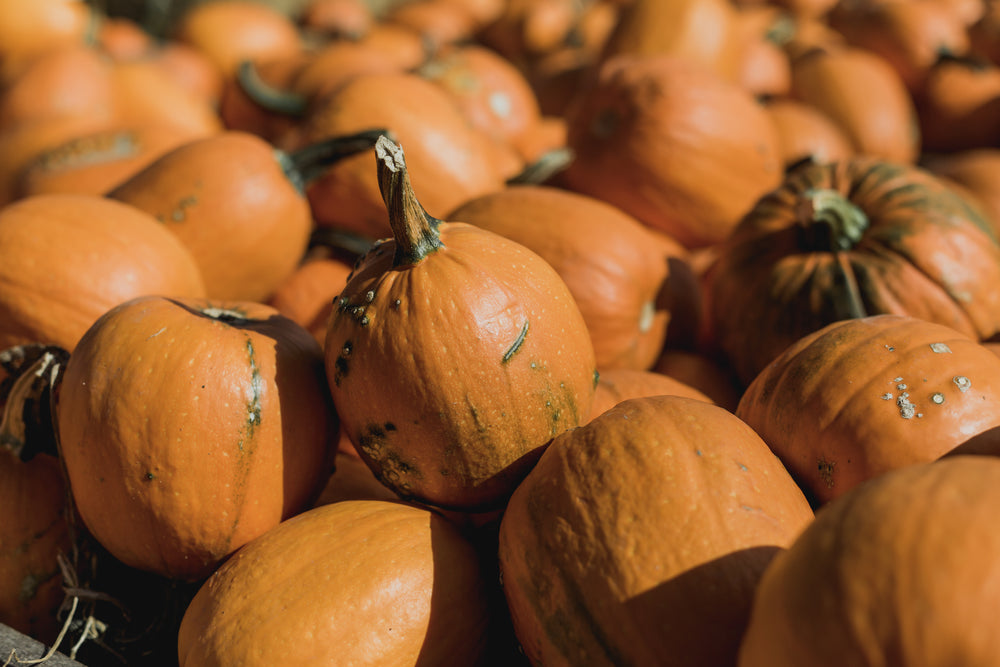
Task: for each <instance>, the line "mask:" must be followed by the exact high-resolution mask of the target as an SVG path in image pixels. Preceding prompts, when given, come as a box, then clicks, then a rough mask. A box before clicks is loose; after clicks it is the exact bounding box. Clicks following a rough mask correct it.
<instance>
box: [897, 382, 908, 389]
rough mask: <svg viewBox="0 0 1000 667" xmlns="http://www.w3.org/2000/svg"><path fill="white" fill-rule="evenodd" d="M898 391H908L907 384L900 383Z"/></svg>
mask: <svg viewBox="0 0 1000 667" xmlns="http://www.w3.org/2000/svg"><path fill="white" fill-rule="evenodd" d="M896 389H898V390H900V391H903V390H904V389H906V384H905V383H903V382H900V383H899V384H897V385H896Z"/></svg>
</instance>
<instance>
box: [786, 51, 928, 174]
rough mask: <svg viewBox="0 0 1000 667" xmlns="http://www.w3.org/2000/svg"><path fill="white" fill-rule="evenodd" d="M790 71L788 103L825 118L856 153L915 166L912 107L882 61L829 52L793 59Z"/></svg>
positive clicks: (914, 113) (867, 54)
mask: <svg viewBox="0 0 1000 667" xmlns="http://www.w3.org/2000/svg"><path fill="white" fill-rule="evenodd" d="M791 66H792V84H791V91H790V95H791V97H793V98H795V99H797V100H799V101H800V102H805V103H806V104H809V105H811V106H813V107H815V108H817V109H819V110H820V111H822V112H823V113H824V114H826V115H827V116H829V117H830V118H831V119H832V120H833V121H834V122H835V123H836V124H837V125H838V126H839V127H840V128H841V129H842V130H843V131H844V133H845V134H846V135H847V138H848V139H850V141H851V144H852V146H853V148H854V150H855V151H856V152H858V153H861V154H864V155H868V156H871V157H876V158H880V159H883V160H889V161H892V162H913V161H914V160H916V158H917V156H918V155H919V153H920V148H921V144H920V127H919V124H918V118H917V111H916V107H915V105H914V102H913V99H912V97H911V96H910V93H909V91H908V90H907V89H906V85H905V84H904V83H903V80H902V78H901V77H900V75H899V73H898V72H897V71H896V70H895V69H893V67H892V66H891V65H890V64H889V63H888V62H887V61H886V60H885V58H883V57H881V56H879V55H876V54H875V53H872V52H871V51H868V50H867V49H862V48H860V47H855V46H849V45H844V46H829V47H826V48H816V49H812V50H810V51H807V52H805V53H803V54H801V55H798V56H796V57H793V58H792V61H791Z"/></svg>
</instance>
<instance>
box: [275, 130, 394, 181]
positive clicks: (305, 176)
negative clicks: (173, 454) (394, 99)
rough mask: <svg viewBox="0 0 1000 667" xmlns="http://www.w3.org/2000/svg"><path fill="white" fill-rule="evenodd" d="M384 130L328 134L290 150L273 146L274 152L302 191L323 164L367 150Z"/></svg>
mask: <svg viewBox="0 0 1000 667" xmlns="http://www.w3.org/2000/svg"><path fill="white" fill-rule="evenodd" d="M384 134H391V133H390V132H389V131H388V130H385V129H382V128H373V129H370V130H362V131H361V132H357V133H355V134H342V135H338V136H335V137H330V138H329V139H324V140H323V141H319V142H317V143H315V144H310V145H308V146H305V147H303V148H299V149H298V150H294V151H292V152H290V153H286V152H284V151H281V150H278V149H275V155H276V156H277V158H278V162H280V163H281V167H282V169H283V170H284V172H285V176H287V177H288V180H290V181H291V182H292V183H293V184H294V185H295V187H296V188H297V189H298V190H299V191H300V192H303V191H304V190H305V187H306V186H307V185H308V184H309V183H311V182H312V181H314V180H316V179H317V178H319V177H320V175H322V174H323V172H324V171H326V168H327V167H329V166H330V165H332V164H335V163H337V162H339V161H340V160H343V159H344V158H348V157H350V156H352V155H355V154H357V153H361V152H363V151H367V150H371V149H372V148H373V147H374V146H375V141H376V140H377V139H378V138H379V137H380V136H382V135H384Z"/></svg>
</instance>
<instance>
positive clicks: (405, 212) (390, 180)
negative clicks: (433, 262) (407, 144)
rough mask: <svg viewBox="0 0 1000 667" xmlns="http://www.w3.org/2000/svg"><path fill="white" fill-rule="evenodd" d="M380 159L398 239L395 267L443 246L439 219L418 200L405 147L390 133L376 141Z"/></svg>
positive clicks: (381, 182)
mask: <svg viewBox="0 0 1000 667" xmlns="http://www.w3.org/2000/svg"><path fill="white" fill-rule="evenodd" d="M375 156H376V157H377V158H378V187H379V191H380V192H381V193H382V200H383V201H384V202H385V207H386V209H387V210H388V212H389V225H390V226H391V227H392V235H393V237H394V239H395V241H396V254H395V256H394V258H393V262H392V264H393V266H404V265H409V264H416V263H417V262H419V261H420V260H422V259H423V258H424V257H426V256H427V255H429V254H430V253H432V252H434V251H436V250H437V249H438V248H443V247H444V244H443V243H441V237H440V235H439V234H438V225H439V224H440V223H441V221H440V220H438V219H437V218H435V217H433V216H431V215H428V213H427V211H425V210H424V207H423V206H421V204H420V202H419V201H418V200H417V195H416V193H414V192H413V186H412V185H411V184H410V176H409V174H408V173H407V172H406V159H405V157H404V155H403V147H402V146H400V145H399V144H397V143H396V142H395V141H393V140H392V139H391V138H390V137H388V136H385V135H383V136H381V137H379V139H378V141H377V142H376V143H375Z"/></svg>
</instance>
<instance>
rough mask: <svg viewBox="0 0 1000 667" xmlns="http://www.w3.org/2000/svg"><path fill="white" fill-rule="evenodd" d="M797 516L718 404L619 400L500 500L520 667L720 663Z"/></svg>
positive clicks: (765, 459)
mask: <svg viewBox="0 0 1000 667" xmlns="http://www.w3.org/2000/svg"><path fill="white" fill-rule="evenodd" d="M811 520H812V511H811V510H810V508H809V505H808V503H807V502H806V499H805V498H804V497H803V495H802V493H801V492H800V491H799V489H798V487H796V485H795V483H794V482H793V481H792V479H791V477H789V475H788V473H787V472H786V471H785V470H784V468H782V466H781V464H780V463H779V462H778V461H777V459H775V457H774V455H773V454H771V452H770V450H768V448H767V445H765V444H764V442H763V441H762V440H761V439H760V438H759V437H758V436H757V435H756V434H755V433H754V432H753V431H752V430H751V429H750V427H748V426H747V425H746V424H744V423H743V422H741V421H740V420H739V419H737V418H736V417H735V416H733V415H732V413H730V412H727V411H726V410H724V409H722V408H720V407H717V406H715V405H712V404H711V403H708V402H705V401H701V400H696V399H692V398H685V397H680V396H656V397H648V398H634V399H629V400H626V401H623V402H622V403H619V404H618V405H617V406H616V407H614V408H612V409H610V410H608V411H607V412H605V413H604V414H602V415H601V416H599V417H597V418H596V419H594V420H593V421H591V422H590V423H588V424H586V425H585V426H581V427H580V428H577V429H574V430H572V431H569V432H566V433H564V434H562V435H560V436H558V437H556V438H555V439H554V440H553V441H552V443H551V444H550V445H549V446H548V448H547V449H546V450H545V453H544V454H543V455H542V457H541V459H539V461H538V463H537V465H536V466H535V468H534V469H533V470H532V471H531V472H530V473H529V474H528V476H527V477H526V478H525V480H524V482H522V483H521V485H520V486H519V487H518V488H517V490H516V491H515V492H514V495H513V496H512V497H511V499H510V502H509V503H508V505H507V509H506V511H505V512H504V515H503V518H502V519H501V523H500V542H499V550H498V553H499V560H500V570H501V574H502V577H503V579H502V581H503V590H504V593H505V595H506V599H507V602H508V605H509V607H510V611H511V618H512V620H513V625H514V630H515V632H516V634H517V637H518V639H519V640H520V643H521V645H522V646H523V648H524V652H525V654H526V655H527V656H528V658H529V659H530V660H531V662H532V664H536V665H541V664H544V665H594V666H597V665H624V664H636V665H640V664H641V665H662V664H678V665H726V664H733V663H734V661H735V657H736V652H737V648H738V645H739V641H740V637H741V636H742V634H743V630H744V629H745V627H746V623H747V621H748V618H749V614H750V607H751V603H752V600H753V595H754V590H755V588H756V585H757V582H758V581H759V579H760V577H761V575H762V574H763V573H764V572H765V568H766V567H767V566H768V564H769V563H770V562H771V560H772V558H774V556H775V555H776V554H778V553H780V551H781V550H782V549H783V548H785V547H787V546H788V545H789V544H791V543H792V541H793V540H794V538H795V537H796V536H797V535H798V533H799V531H800V530H802V529H803V528H804V527H805V526H806V525H807V524H808V523H809V522H810V521H811Z"/></svg>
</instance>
